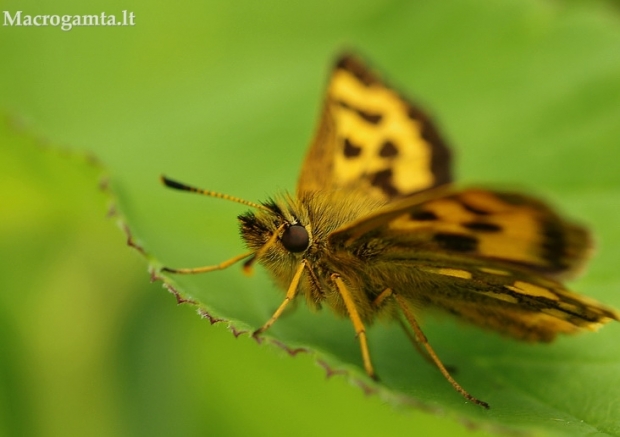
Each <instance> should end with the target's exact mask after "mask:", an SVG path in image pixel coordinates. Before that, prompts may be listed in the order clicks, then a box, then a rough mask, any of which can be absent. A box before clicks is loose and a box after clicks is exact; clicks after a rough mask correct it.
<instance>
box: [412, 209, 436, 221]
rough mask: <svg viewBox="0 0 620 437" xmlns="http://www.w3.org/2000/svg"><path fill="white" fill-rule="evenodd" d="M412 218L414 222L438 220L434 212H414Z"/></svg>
mask: <svg viewBox="0 0 620 437" xmlns="http://www.w3.org/2000/svg"><path fill="white" fill-rule="evenodd" d="M410 216H411V218H412V219H413V220H418V221H432V220H437V218H438V217H437V214H435V213H434V212H433V211H412V212H411V214H410Z"/></svg>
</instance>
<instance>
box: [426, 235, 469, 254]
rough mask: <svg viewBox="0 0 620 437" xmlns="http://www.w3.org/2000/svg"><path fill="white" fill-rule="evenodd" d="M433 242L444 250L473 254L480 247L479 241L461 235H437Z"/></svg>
mask: <svg viewBox="0 0 620 437" xmlns="http://www.w3.org/2000/svg"><path fill="white" fill-rule="evenodd" d="M433 240H435V242H436V243H437V244H439V246H440V247H441V248H442V249H446V250H452V251H454V252H473V251H474V250H476V248H477V247H478V239H477V238H475V237H470V236H468V235H460V234H445V233H442V234H435V236H434V237H433Z"/></svg>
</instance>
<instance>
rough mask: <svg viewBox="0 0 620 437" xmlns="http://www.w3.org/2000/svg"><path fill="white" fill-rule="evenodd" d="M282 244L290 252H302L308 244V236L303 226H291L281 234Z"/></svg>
mask: <svg viewBox="0 0 620 437" xmlns="http://www.w3.org/2000/svg"><path fill="white" fill-rule="evenodd" d="M282 244H283V245H284V247H285V248H286V249H288V250H290V251H291V252H303V251H304V250H306V249H307V248H308V245H309V244H310V236H309V235H308V231H306V228H304V227H303V226H301V225H292V226H289V227H288V228H287V229H286V230H285V231H284V234H282Z"/></svg>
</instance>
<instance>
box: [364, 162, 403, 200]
mask: <svg viewBox="0 0 620 437" xmlns="http://www.w3.org/2000/svg"><path fill="white" fill-rule="evenodd" d="M370 183H371V185H373V186H375V187H377V188H381V189H382V190H383V192H384V193H385V194H387V195H388V196H396V195H397V194H398V190H397V189H396V188H394V185H392V169H390V168H387V169H385V170H381V171H378V172H376V173H375V174H374V175H372V176H371V178H370Z"/></svg>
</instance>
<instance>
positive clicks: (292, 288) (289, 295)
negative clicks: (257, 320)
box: [252, 261, 306, 337]
mask: <svg viewBox="0 0 620 437" xmlns="http://www.w3.org/2000/svg"><path fill="white" fill-rule="evenodd" d="M305 267H306V262H305V261H302V262H301V263H300V264H299V267H297V271H295V275H293V280H292V281H291V283H290V285H289V286H288V290H287V291H286V297H285V298H284V300H283V301H282V303H281V304H280V306H279V307H278V309H277V310H276V311H275V313H273V316H271V318H270V319H269V320H267V323H265V324H264V325H263V326H261V327H260V328H258V329H257V330H256V331H254V333H253V334H252V337H256V336H258V335H259V334H261V333H262V332H265V331H266V330H267V329H269V327H271V325H273V324H274V323H275V322H276V320H278V318H279V317H280V316H281V315H282V313H283V312H284V310H285V309H286V307H287V306H288V304H289V303H290V302H291V301H292V300H293V299H294V298H295V296H296V295H297V286H298V285H299V280H300V279H301V275H302V273H303V272H304V268H305Z"/></svg>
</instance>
